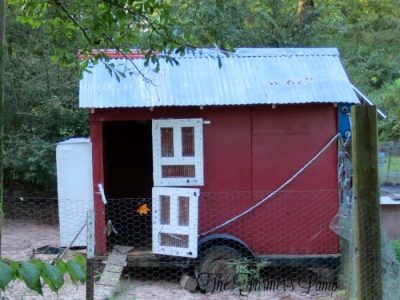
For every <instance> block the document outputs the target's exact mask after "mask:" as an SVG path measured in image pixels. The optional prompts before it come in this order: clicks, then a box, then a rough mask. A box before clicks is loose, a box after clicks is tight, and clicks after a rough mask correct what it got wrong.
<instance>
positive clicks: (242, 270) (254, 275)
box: [227, 258, 270, 294]
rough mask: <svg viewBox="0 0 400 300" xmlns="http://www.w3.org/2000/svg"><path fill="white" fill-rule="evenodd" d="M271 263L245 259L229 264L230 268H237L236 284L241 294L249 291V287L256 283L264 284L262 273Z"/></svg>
mask: <svg viewBox="0 0 400 300" xmlns="http://www.w3.org/2000/svg"><path fill="white" fill-rule="evenodd" d="M269 264H270V263H269V262H268V261H267V260H257V261H254V260H252V259H247V258H243V259H240V260H233V261H230V262H228V264H227V265H228V266H233V267H234V268H235V272H236V273H235V284H236V287H235V288H236V289H237V290H238V292H239V293H240V294H242V291H248V290H249V289H248V287H249V285H251V284H254V282H262V281H263V280H262V278H261V271H262V269H264V268H265V267H266V266H268V265H269Z"/></svg>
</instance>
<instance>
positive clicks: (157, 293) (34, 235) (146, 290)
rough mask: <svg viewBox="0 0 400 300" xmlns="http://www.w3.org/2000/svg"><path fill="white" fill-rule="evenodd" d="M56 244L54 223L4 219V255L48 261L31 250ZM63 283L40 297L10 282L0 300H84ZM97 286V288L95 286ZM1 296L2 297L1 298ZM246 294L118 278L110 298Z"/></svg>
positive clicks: (257, 295) (322, 295) (258, 295)
mask: <svg viewBox="0 0 400 300" xmlns="http://www.w3.org/2000/svg"><path fill="white" fill-rule="evenodd" d="M58 244H59V231H58V227H57V225H39V224H33V223H30V222H29V221H16V220H5V224H4V226H3V234H2V254H3V257H6V258H9V259H13V260H18V261H23V260H29V259H31V258H40V259H42V260H46V261H51V260H52V259H53V258H54V257H55V255H45V254H41V255H37V254H34V253H33V249H37V248H39V247H42V246H47V245H51V246H57V245H58ZM65 279H66V284H65V285H64V287H63V288H62V289H61V291H59V293H58V294H55V293H53V292H51V291H50V290H49V289H48V288H47V287H46V286H44V288H43V296H41V295H38V294H37V293H35V292H31V291H30V290H29V289H27V288H26V286H25V284H24V283H22V282H13V283H11V284H10V285H9V287H8V288H7V289H6V291H5V292H4V293H3V294H1V292H0V299H1V300H3V299H21V300H22V299H24V300H25V299H26V300H36V299H38V300H39V299H49V300H52V299H58V300H82V299H85V293H86V287H85V286H84V285H75V284H73V283H72V282H71V281H70V280H69V278H68V277H67V276H66V278H65ZM95 288H96V287H95ZM2 296H3V298H2ZM243 298H245V297H243V296H240V295H239V293H238V291H223V292H215V293H213V294H209V295H206V294H202V293H200V292H195V293H191V292H189V291H187V290H185V289H183V288H182V287H181V286H180V285H179V284H178V283H177V282H169V281H166V280H158V281H156V280H140V279H121V281H120V287H119V292H118V293H116V294H115V295H114V296H113V297H112V298H111V299H139V300H140V299H143V300H150V299H152V300H153V299H160V300H163V299H165V300H167V299H168V300H170V299H177V300H178V299H179V300H184V299H185V300H186V299H187V300H205V299H209V300H217V299H218V300H237V299H243ZM246 298H247V299H271V300H282V299H341V298H340V297H339V296H338V295H337V294H336V293H335V292H330V291H327V292H321V291H315V288H314V289H311V290H310V291H309V292H308V293H307V292H306V291H305V289H304V288H300V287H298V286H296V288H295V290H294V291H288V290H287V291H270V290H267V291H254V290H253V291H251V292H250V293H248V295H247V296H246Z"/></svg>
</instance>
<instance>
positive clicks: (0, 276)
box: [0, 261, 15, 291]
mask: <svg viewBox="0 0 400 300" xmlns="http://www.w3.org/2000/svg"><path fill="white" fill-rule="evenodd" d="M14 279H15V274H14V272H13V270H12V268H11V267H10V266H9V265H7V264H5V263H4V262H2V261H0V288H1V289H2V290H3V291H4V289H5V288H6V286H7V285H8V284H9V283H10V282H11V281H13V280H14Z"/></svg>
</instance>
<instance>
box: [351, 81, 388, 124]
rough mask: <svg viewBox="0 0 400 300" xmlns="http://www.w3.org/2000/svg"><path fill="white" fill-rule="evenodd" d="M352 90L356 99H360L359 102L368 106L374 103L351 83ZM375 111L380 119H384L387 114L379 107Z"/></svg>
mask: <svg viewBox="0 0 400 300" xmlns="http://www.w3.org/2000/svg"><path fill="white" fill-rule="evenodd" d="M352 87H353V90H354V92H355V93H356V95H357V97H358V99H359V100H360V102H361V103H365V104H367V105H369V106H372V105H375V104H374V103H373V102H372V101H371V100H369V99H368V98H367V96H365V95H364V94H363V93H362V92H361V91H360V90H359V89H358V88H356V87H355V86H354V85H353V84H352ZM376 112H377V113H378V116H379V117H381V118H382V119H386V118H387V117H388V116H387V114H386V113H385V112H383V111H382V110H381V109H379V108H377V109H376Z"/></svg>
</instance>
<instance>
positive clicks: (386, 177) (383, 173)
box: [378, 142, 400, 187]
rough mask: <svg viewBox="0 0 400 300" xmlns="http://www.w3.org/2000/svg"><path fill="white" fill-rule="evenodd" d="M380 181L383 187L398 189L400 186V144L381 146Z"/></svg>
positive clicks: (392, 143)
mask: <svg viewBox="0 0 400 300" xmlns="http://www.w3.org/2000/svg"><path fill="white" fill-rule="evenodd" d="M378 163H379V179H380V182H381V185H383V186H386V187H397V186H399V185H400V143H398V142H388V143H381V144H380V145H379V153H378Z"/></svg>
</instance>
